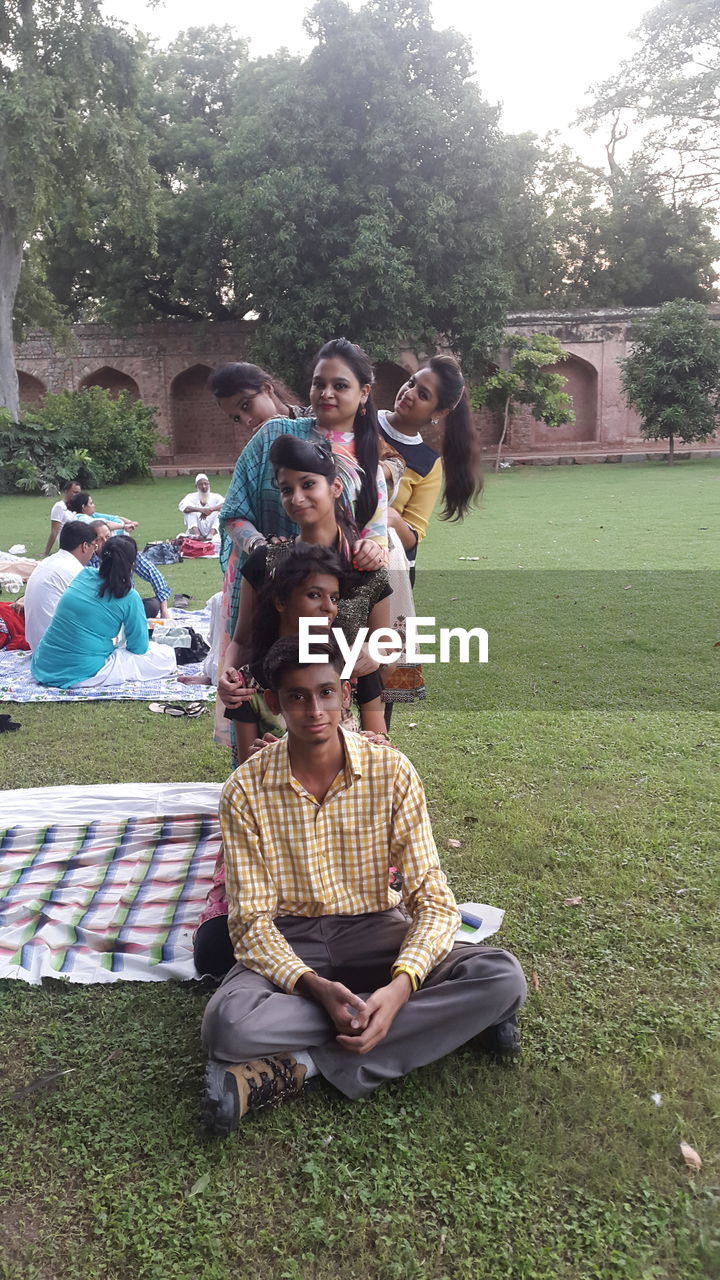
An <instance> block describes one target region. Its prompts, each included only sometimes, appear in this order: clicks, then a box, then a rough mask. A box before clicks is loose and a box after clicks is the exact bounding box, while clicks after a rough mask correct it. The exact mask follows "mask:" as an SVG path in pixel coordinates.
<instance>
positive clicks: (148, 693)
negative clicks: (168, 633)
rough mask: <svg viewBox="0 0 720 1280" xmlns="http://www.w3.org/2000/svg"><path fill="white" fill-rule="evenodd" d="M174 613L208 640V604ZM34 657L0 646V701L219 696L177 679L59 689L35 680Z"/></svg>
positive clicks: (196, 667) (198, 666)
mask: <svg viewBox="0 0 720 1280" xmlns="http://www.w3.org/2000/svg"><path fill="white" fill-rule="evenodd" d="M170 616H171V617H172V619H173V621H174V622H178V623H185V624H188V625H190V626H191V627H194V628H195V630H196V631H197V632H199V634H200V635H201V636H202V637H203V639H204V640H207V637H208V630H209V627H210V610H209V609H208V608H205V609H201V610H197V611H192V610H189V609H171V610H170ZM30 658H31V655H30V654H29V653H19V652H16V651H13V652H12V653H7V652H5V650H2V649H0V702H91V701H92V702H95V701H99V700H100V699H102V700H103V701H106V702H108V701H110V702H122V701H128V700H131V701H140V702H199V701H208V700H209V699H213V698H214V697H215V689H214V687H213V686H212V685H203V684H194V685H187V684H180V683H178V681H177V680H127V681H126V682H125V684H120V685H117V687H115V688H111V689H94V688H89V689H83V687H82V685H78V686H77V687H76V688H74V689H57V688H53V687H52V686H50V685H44V684H38V683H37V681H36V680H33V677H32V675H31V673H30ZM202 669H203V668H202V663H188V665H187V666H184V667H183V668H182V673H183V675H201V674H202Z"/></svg>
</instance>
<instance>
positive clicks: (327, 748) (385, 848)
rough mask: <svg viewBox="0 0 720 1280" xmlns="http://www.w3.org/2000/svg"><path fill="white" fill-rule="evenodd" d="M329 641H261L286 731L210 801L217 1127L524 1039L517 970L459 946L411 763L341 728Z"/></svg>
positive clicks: (211, 1027) (503, 955)
mask: <svg viewBox="0 0 720 1280" xmlns="http://www.w3.org/2000/svg"><path fill="white" fill-rule="evenodd" d="M316 651H317V652H320V651H321V649H320V646H316ZM325 652H326V656H327V662H326V663H307V664H302V663H301V662H300V660H299V645H298V638H297V637H296V636H291V637H287V638H286V639H283V640H279V641H278V642H277V643H276V644H275V645H273V647H272V649H271V650H270V653H269V654H268V658H267V661H266V664H265V670H266V678H267V682H268V691H267V693H266V695H265V696H266V699H267V701H268V705H269V706H270V707H271V709H272V710H273V711H274V712H276V713H281V714H282V715H283V717H284V719H285V722H286V724H287V737H285V738H282V739H281V740H280V741H279V742H276V743H273V744H272V745H271V746H269V747H266V748H265V749H264V750H263V751H261V752H259V753H258V754H257V755H255V756H251V758H250V759H249V760H246V761H245V763H244V764H243V765H241V766H240V768H239V769H237V770H236V771H235V773H234V774H233V775H232V777H231V778H230V779H229V781H228V782H227V783H226V785H225V788H224V791H223V795H222V800H221V803H220V821H221V826H222V833H223V842H224V846H225V870H226V880H227V893H228V901H229V921H228V923H229V928H230V936H231V938H232V941H233V944H234V948H235V956H236V959H237V964H236V965H235V967H234V968H233V969H231V970H230V972H229V974H228V975H227V977H226V978H225V980H224V982H223V983H222V985H221V986H220V987H219V988H218V990H217V991H216V992H215V994H214V995H213V997H212V998H211V1000H210V1002H209V1004H208V1006H207V1009H206V1011H205V1017H204V1019H203V1039H204V1042H205V1045H206V1047H207V1049H208V1052H209V1054H210V1061H209V1064H208V1069H207V1075H206V1087H205V1097H204V1106H203V1115H204V1120H205V1123H206V1125H207V1126H208V1128H209V1129H211V1130H212V1131H213V1132H215V1133H217V1134H221V1135H225V1134H228V1133H230V1132H231V1131H232V1130H233V1129H235V1128H236V1127H237V1125H238V1122H239V1120H240V1119H241V1118H242V1116H244V1115H245V1114H246V1113H247V1112H248V1111H251V1110H253V1109H255V1108H256V1107H260V1106H263V1105H265V1104H267V1103H269V1102H278V1101H280V1100H281V1099H283V1098H286V1097H290V1096H292V1095H293V1094H296V1093H298V1092H299V1091H300V1090H301V1089H302V1087H303V1084H304V1083H305V1081H306V1080H307V1079H309V1078H310V1077H311V1076H313V1075H315V1074H317V1073H318V1072H319V1073H320V1074H321V1075H323V1076H324V1077H325V1079H326V1080H329V1081H330V1083H331V1084H333V1085H334V1086H335V1087H336V1088H337V1089H339V1090H340V1092H341V1093H344V1094H345V1095H346V1096H347V1097H348V1098H360V1097H364V1096H365V1095H366V1094H369V1093H371V1092H372V1090H373V1089H376V1088H377V1087H378V1085H380V1084H382V1083H383V1081H385V1080H392V1079H395V1078H396V1077H397V1076H403V1075H406V1074H407V1073H408V1072H409V1071H412V1070H413V1069H414V1068H415V1067H421V1066H424V1065H425V1064H426V1063H428V1062H433V1061H434V1060H435V1059H437V1058H441V1057H443V1056H444V1055H445V1054H447V1053H450V1052H451V1051H452V1050H453V1049H456V1048H457V1047H458V1045H461V1044H464V1043H465V1041H467V1040H470V1039H471V1038H472V1037H474V1036H477V1035H479V1034H480V1033H484V1034H483V1035H482V1036H481V1040H480V1043H481V1044H483V1045H484V1046H485V1047H486V1048H489V1049H494V1050H496V1051H501V1052H502V1051H517V1049H518V1048H519V1032H518V1029H517V1023H516V1019H515V1014H516V1012H517V1010H518V1009H519V1007H520V1005H521V1004H522V1003H523V1000H524V998H525V993H526V987H525V979H524V977H523V974H522V970H521V968H520V965H519V964H518V962H517V960H515V958H514V957H513V956H511V955H510V954H509V953H508V952H506V951H500V950H498V949H496V948H494V947H482V946H476V945H474V944H472V943H466V942H460V943H456V942H455V933H456V930H457V928H458V925H459V922H460V921H459V914H458V910H457V906H456V903H455V899H454V897H453V895H452V893H451V891H450V888H449V886H448V884H447V881H446V879H445V876H444V874H443V872H442V871H441V869H440V863H439V860H438V855H437V850H436V848H435V842H434V840H433V836H432V831H431V828H430V821H429V817H428V812H427V808H426V803H425V796H424V792H423V788H422V784H421V782H420V780H419V778H418V775H417V774H416V772H415V770H414V768H413V766H412V765H411V763H410V761H409V760H408V759H407V758H406V757H405V756H403V755H401V754H400V752H399V751H394V750H392V749H390V748H388V747H386V746H376V745H372V744H371V743H369V742H367V741H366V740H364V739H363V738H362V737H360V736H359V735H358V734H353V733H345V732H344V731H343V730H342V729H341V728H340V717H341V712H342V709H343V705H344V703H346V702H347V701H348V700H349V697H350V689H349V686H348V685H347V684H346V683H344V682H343V681H341V679H340V675H339V672H340V671H341V669H342V659H341V657H340V655H339V653H338V651H337V649H336V648H335V646H334V644H328V646H327V647H326V650H325ZM390 866H396V867H397V868H398V869H399V870H400V871H401V872H402V883H403V887H402V899H403V901H404V906H405V907H406V909H407V912H406V911H403V910H401V909H400V906H399V903H400V895H399V894H398V893H396V892H394V891H393V890H392V889H390V888H389V887H388V870H389V868H390ZM407 913H409V916H408V914H407Z"/></svg>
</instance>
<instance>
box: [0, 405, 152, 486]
mask: <svg viewBox="0 0 720 1280" xmlns="http://www.w3.org/2000/svg"><path fill="white" fill-rule="evenodd" d="M156 448H157V436H156V432H155V427H154V420H153V410H152V409H150V408H148V407H147V406H146V405H144V404H142V403H141V402H140V401H136V400H132V399H131V398H130V397H129V396H128V395H127V394H126V393H125V392H122V393H121V395H119V396H118V397H117V399H113V398H112V396H111V395H110V393H109V392H108V391H105V390H104V389H103V388H101V387H88V388H86V389H85V390H83V391H63V392H61V393H60V394H59V395H46V396H44V397H43V401H42V404H41V405H40V406H39V407H37V408H33V409H32V410H28V412H27V413H26V414H25V416H24V418H23V420H22V421H21V422H13V421H11V419H10V416H9V414H8V413H7V412H6V411H3V410H0V475H2V485H3V491H4V492H6V493H10V492H13V491H14V490H20V491H21V492H26V493H37V492H39V491H42V492H45V493H49V492H53V491H54V489H55V487H56V486H57V484H58V483H59V482H60V481H63V480H78V481H79V483H80V484H82V485H84V486H88V485H91V486H93V487H96V486H98V485H107V484H121V483H123V481H125V480H129V479H132V478H133V477H137V476H146V475H149V464H150V461H151V459H152V457H153V455H154V453H155V450H156Z"/></svg>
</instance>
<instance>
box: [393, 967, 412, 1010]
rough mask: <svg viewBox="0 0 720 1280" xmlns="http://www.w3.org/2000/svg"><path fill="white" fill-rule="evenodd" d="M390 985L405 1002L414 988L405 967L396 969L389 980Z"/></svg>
mask: <svg viewBox="0 0 720 1280" xmlns="http://www.w3.org/2000/svg"><path fill="white" fill-rule="evenodd" d="M390 986H391V987H393V988H394V989H395V991H396V993H397V996H398V999H399V1000H401V1001H402V1003H403V1004H405V1003H406V1002H407V1001H408V1000H409V999H410V996H411V995H412V993H413V991H414V990H415V986H414V984H413V980H412V978H411V977H410V974H409V973H408V972H407V970H406V969H397V970H396V971H395V972H394V973H393V976H392V978H391V980H390Z"/></svg>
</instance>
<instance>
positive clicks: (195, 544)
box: [180, 538, 215, 560]
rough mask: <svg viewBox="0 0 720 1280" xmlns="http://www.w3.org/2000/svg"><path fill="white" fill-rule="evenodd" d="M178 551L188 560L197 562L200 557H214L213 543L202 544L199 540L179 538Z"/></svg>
mask: <svg viewBox="0 0 720 1280" xmlns="http://www.w3.org/2000/svg"><path fill="white" fill-rule="evenodd" d="M180 550H181V552H182V554H183V556H186V557H187V558H188V559H189V560H197V559H198V558H199V557H200V556H214V555H215V543H214V542H203V541H202V540H201V539H200V538H181V539H180Z"/></svg>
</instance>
